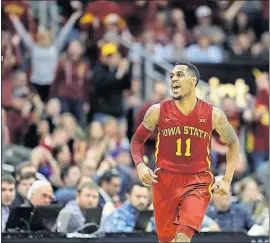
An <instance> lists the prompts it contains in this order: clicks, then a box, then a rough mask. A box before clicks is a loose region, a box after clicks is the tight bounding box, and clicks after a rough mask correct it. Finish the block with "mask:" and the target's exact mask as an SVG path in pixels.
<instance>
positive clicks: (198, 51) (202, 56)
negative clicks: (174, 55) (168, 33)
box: [186, 35, 224, 63]
mask: <svg viewBox="0 0 270 243" xmlns="http://www.w3.org/2000/svg"><path fill="white" fill-rule="evenodd" d="M186 58H187V60H188V61H190V62H196V63H199V62H202V63H203V62H208V63H220V62H222V60H223V59H224V58H223V54H222V51H221V49H220V47H218V46H215V45H211V40H210V38H209V37H208V36H206V35H204V36H203V35H202V36H199V37H198V39H197V43H196V44H193V45H191V46H189V47H188V48H187V49H186Z"/></svg>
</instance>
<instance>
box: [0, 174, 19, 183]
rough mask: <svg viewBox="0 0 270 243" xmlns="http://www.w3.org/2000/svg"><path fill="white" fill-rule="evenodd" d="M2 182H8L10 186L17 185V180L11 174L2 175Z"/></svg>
mask: <svg viewBox="0 0 270 243" xmlns="http://www.w3.org/2000/svg"><path fill="white" fill-rule="evenodd" d="M1 182H2V183H3V182H6V183H8V184H11V185H15V184H16V181H15V178H14V177H13V176H12V175H10V174H4V175H2V178H1Z"/></svg>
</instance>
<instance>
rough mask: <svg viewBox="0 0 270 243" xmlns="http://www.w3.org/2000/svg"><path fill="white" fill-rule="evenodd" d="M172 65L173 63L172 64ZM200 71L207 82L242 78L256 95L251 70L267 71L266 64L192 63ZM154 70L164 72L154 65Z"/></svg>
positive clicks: (232, 80)
mask: <svg viewBox="0 0 270 243" xmlns="http://www.w3.org/2000/svg"><path fill="white" fill-rule="evenodd" d="M172 64H173V65H174V63H172ZM194 65H196V66H197V67H198V69H199V71H200V74H201V79H202V80H204V81H206V82H208V80H209V79H210V78H211V77H217V78H218V79H219V80H220V82H221V83H232V84H234V83H235V80H236V79H238V78H242V79H244V80H245V81H246V84H247V85H248V86H249V89H250V93H251V94H253V95H254V94H255V93H256V84H255V77H254V75H253V69H254V68H256V69H259V70H260V71H261V72H264V71H269V65H268V64H257V63H252V64H251V63H237V64H236V63H219V64H212V63H204V64H202V63H194ZM154 67H155V70H156V71H158V72H160V73H162V74H165V73H164V70H163V69H161V68H160V67H158V66H157V65H154Z"/></svg>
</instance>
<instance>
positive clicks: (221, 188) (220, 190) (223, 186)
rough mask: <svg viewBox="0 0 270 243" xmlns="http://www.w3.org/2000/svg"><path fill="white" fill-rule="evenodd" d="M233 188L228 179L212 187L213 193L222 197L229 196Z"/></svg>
mask: <svg viewBox="0 0 270 243" xmlns="http://www.w3.org/2000/svg"><path fill="white" fill-rule="evenodd" d="M230 187H231V182H230V181H229V180H226V179H224V178H223V179H221V180H219V181H217V182H216V183H215V184H214V185H213V186H212V191H213V192H214V193H216V194H219V195H221V196H223V195H227V194H228V193H229V191H230Z"/></svg>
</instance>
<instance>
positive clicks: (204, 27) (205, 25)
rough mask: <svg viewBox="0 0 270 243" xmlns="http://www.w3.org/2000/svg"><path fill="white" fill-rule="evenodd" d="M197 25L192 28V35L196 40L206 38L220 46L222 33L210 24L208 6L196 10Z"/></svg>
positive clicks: (210, 11) (222, 39) (210, 15)
mask: <svg viewBox="0 0 270 243" xmlns="http://www.w3.org/2000/svg"><path fill="white" fill-rule="evenodd" d="M195 14H196V17H197V21H198V25H197V26H195V27H194V29H193V34H194V36H195V38H196V39H198V38H199V37H200V36H202V35H203V36H207V37H208V38H209V40H210V42H212V43H214V44H220V43H222V42H223V41H224V38H225V34H224V31H223V30H222V29H221V28H220V27H219V26H216V25H213V24H212V10H211V9H210V8H209V7H208V6H200V7H198V8H197V9H196V12H195Z"/></svg>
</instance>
